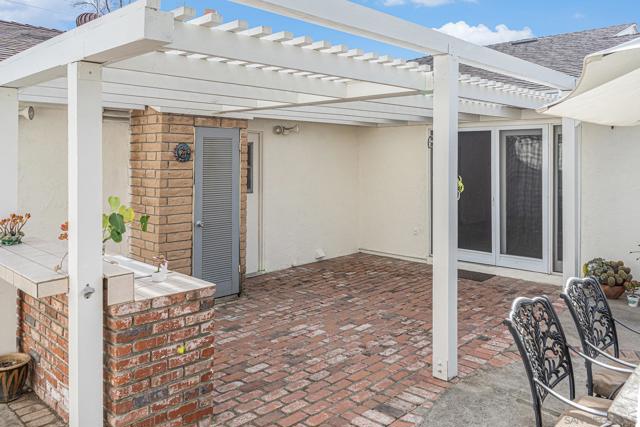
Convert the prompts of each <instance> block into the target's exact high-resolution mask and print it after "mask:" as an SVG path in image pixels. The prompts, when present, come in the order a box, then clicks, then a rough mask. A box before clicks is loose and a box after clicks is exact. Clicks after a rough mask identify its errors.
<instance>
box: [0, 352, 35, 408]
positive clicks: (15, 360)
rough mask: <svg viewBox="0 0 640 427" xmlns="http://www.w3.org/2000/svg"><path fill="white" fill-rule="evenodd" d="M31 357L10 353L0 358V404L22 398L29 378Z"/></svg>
mask: <svg viewBox="0 0 640 427" xmlns="http://www.w3.org/2000/svg"><path fill="white" fill-rule="evenodd" d="M29 362H31V356H29V355H28V354H25V353H9V354H5V355H2V356H0V403H8V402H11V401H13V400H16V399H17V398H18V397H20V394H21V393H22V390H23V389H24V385H25V383H26V382H27V378H28V377H29Z"/></svg>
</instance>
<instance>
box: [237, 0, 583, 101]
mask: <svg viewBox="0 0 640 427" xmlns="http://www.w3.org/2000/svg"><path fill="white" fill-rule="evenodd" d="M231 1H233V2H234V3H239V4H244V5H247V6H252V7H256V8H259V9H262V10H267V11H269V12H273V13H277V14H279V15H283V16H289V17H292V18H295V19H300V20H302V21H306V22H310V23H312V24H316V25H322V26H324V27H328V28H333V29H335V30H338V31H342V32H345V33H350V34H354V35H357V36H361V37H366V38H369V39H372V40H377V41H380V42H383V43H388V44H391V45H394V46H399V47H402V48H405V49H410V50H414V51H416V52H420V53H427V52H430V53H432V54H438V53H451V54H454V55H456V56H458V57H459V58H460V60H461V61H462V62H463V63H465V64H468V65H472V66H474V67H478V68H483V69H485V70H489V71H494V72H497V73H500V74H504V75H508V76H511V77H516V78H520V79H523V80H526V81H530V82H534V83H538V84H542V85H545V86H551V87H555V88H559V89H573V87H574V86H575V81H576V79H575V78H574V77H572V76H568V75H566V74H564V73H561V72H559V71H555V70H552V69H550V68H546V67H543V66H540V65H537V64H533V63H531V62H527V61H524V60H522V59H519V58H516V57H513V56H510V55H506V54H504V53H502V52H498V51H496V50H493V49H489V48H486V47H482V46H478V45H476V44H473V43H470V42H467V41H464V40H461V39H458V38H456V37H452V36H449V35H447V34H444V33H441V32H439V31H436V30H433V29H431V28H427V27H424V26H422V25H419V24H416V23H413V22H409V21H406V20H403V19H401V18H398V17H395V16H393V15H389V14H386V13H383V12H380V11H378V10H374V9H371V8H368V7H366V6H362V5H360V4H357V3H354V2H350V1H347V0H323V1H317V0H231Z"/></svg>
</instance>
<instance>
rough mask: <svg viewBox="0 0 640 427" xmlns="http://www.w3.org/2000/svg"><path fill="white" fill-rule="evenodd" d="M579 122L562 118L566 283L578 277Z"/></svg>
mask: <svg viewBox="0 0 640 427" xmlns="http://www.w3.org/2000/svg"><path fill="white" fill-rule="evenodd" d="M579 130H580V127H579V122H577V121H576V120H573V119H568V118H563V119H562V272H563V276H564V280H565V282H566V281H567V280H568V279H569V278H571V277H579V276H580V274H581V273H580V139H579Z"/></svg>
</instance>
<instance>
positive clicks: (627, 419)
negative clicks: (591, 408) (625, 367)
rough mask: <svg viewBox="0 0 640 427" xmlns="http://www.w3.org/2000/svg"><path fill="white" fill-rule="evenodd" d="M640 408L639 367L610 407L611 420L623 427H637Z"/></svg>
mask: <svg viewBox="0 0 640 427" xmlns="http://www.w3.org/2000/svg"><path fill="white" fill-rule="evenodd" d="M638 406H640V366H638V367H637V368H636V370H635V372H634V373H633V374H631V376H630V377H629V379H628V380H627V382H626V383H625V384H624V386H622V389H621V390H620V392H619V393H618V395H617V396H616V398H615V399H614V400H613V403H612V404H611V407H609V417H608V418H609V420H610V421H613V422H614V423H616V424H618V425H620V426H621V427H636V426H638V425H640V424H639V423H638Z"/></svg>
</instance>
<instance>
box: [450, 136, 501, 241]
mask: <svg viewBox="0 0 640 427" xmlns="http://www.w3.org/2000/svg"><path fill="white" fill-rule="evenodd" d="M458 175H460V177H461V178H462V180H463V182H464V193H462V195H461V197H460V200H459V201H458V248H459V249H467V250H472V251H478V252H487V253H492V252H493V243H492V242H493V240H492V236H493V228H492V209H491V207H492V203H491V200H492V194H491V131H468V132H460V133H459V134H458Z"/></svg>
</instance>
